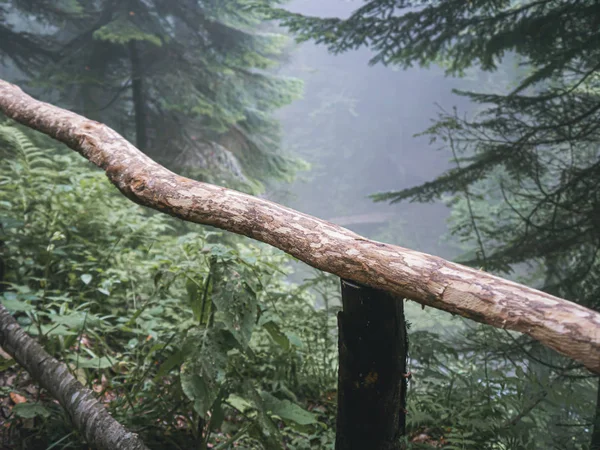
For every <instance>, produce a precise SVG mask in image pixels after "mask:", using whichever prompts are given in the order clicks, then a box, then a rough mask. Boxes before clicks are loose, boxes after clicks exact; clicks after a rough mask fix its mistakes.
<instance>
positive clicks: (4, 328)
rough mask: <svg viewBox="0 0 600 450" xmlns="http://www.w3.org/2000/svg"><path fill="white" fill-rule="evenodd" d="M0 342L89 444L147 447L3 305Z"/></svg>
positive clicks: (107, 448)
mask: <svg viewBox="0 0 600 450" xmlns="http://www.w3.org/2000/svg"><path fill="white" fill-rule="evenodd" d="M0 346H1V347H2V348H3V349H4V350H5V351H6V352H7V353H8V354H9V355H11V356H12V357H13V358H15V361H17V362H18V363H19V364H20V365H21V366H23V367H24V368H25V369H26V370H27V372H29V374H30V375H31V376H32V377H33V379H34V380H36V381H37V382H38V383H39V384H40V385H41V386H42V387H43V388H44V389H46V390H47V391H48V392H50V394H51V395H52V397H54V398H55V399H57V400H58V401H59V402H60V404H61V405H62V407H63V408H65V410H66V411H67V413H68V414H69V416H70V417H71V420H72V421H73V424H74V425H75V427H76V428H77V429H78V430H79V431H80V432H81V434H83V436H85V439H86V440H87V442H88V443H89V444H90V445H93V446H95V447H97V448H98V449H100V450H148V448H147V447H146V446H145V445H144V443H143V442H142V440H141V439H140V438H139V437H138V436H137V434H134V433H131V432H129V431H127V430H126V429H125V428H124V427H123V426H122V425H121V424H120V423H119V422H117V421H116V420H115V419H113V417H112V416H111V415H110V413H109V412H108V411H107V410H106V409H105V408H104V406H102V405H101V404H100V403H99V402H98V401H97V400H96V397H95V396H94V393H93V392H92V391H91V390H89V389H87V388H85V387H84V386H82V385H81V383H80V382H79V381H77V380H76V379H75V377H74V376H73V375H71V373H70V372H69V369H68V368H67V366H66V365H65V364H63V363H61V362H59V361H57V360H56V359H54V358H53V357H52V356H50V355H49V354H48V353H46V351H45V350H44V349H43V348H42V346H41V345H40V344H38V343H37V342H36V341H34V340H33V339H32V338H30V337H29V336H28V335H27V333H25V331H23V329H22V328H21V327H20V326H19V324H18V323H17V321H16V320H15V319H14V318H13V317H12V316H11V315H10V313H9V312H8V311H7V310H6V308H5V307H4V306H2V305H0Z"/></svg>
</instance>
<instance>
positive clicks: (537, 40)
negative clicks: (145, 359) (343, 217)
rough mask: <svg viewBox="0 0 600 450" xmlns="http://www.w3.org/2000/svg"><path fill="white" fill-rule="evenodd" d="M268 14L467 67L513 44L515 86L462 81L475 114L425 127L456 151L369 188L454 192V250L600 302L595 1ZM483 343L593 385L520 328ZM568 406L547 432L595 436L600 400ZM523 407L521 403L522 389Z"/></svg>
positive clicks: (418, 58) (594, 444) (484, 65)
mask: <svg viewBox="0 0 600 450" xmlns="http://www.w3.org/2000/svg"><path fill="white" fill-rule="evenodd" d="M272 16H273V17H276V18H278V19H280V20H281V21H282V22H283V24H284V25H286V26H287V27H288V28H289V29H290V30H292V31H294V32H296V33H297V35H298V36H299V39H300V40H308V39H314V40H315V41H316V42H318V43H322V44H325V45H327V47H328V48H329V49H330V50H331V51H332V52H334V53H339V52H344V51H348V50H353V49H356V48H359V47H361V46H366V47H369V48H370V49H371V50H372V51H374V57H373V58H372V61H371V62H372V63H383V64H392V65H400V66H403V67H409V66H411V65H412V64H415V63H416V64H420V65H427V64H430V63H437V64H440V65H442V66H443V67H445V68H446V70H447V73H448V74H451V75H463V74H465V72H466V71H468V70H469V69H471V68H480V69H481V70H483V71H489V72H492V71H496V70H497V69H498V68H499V67H501V66H502V65H503V64H505V63H506V61H507V59H508V58H510V59H511V60H512V61H517V63H518V64H519V72H520V76H519V78H518V80H517V82H516V83H515V84H514V87H513V88H512V89H509V90H508V89H507V90H504V91H500V92H498V91H499V89H498V88H497V87H495V89H493V90H492V89H491V86H487V87H488V88H490V89H488V92H481V91H478V92H472V91H457V94H459V95H462V96H466V97H467V98H469V99H471V100H472V101H474V102H476V103H478V104H480V108H479V111H478V114H477V115H475V116H474V117H471V118H468V117H463V116H461V115H459V113H458V112H449V113H442V114H441V115H440V117H439V118H438V119H439V120H438V121H437V123H435V124H434V125H433V126H432V127H431V128H430V129H428V130H427V131H426V132H425V134H428V135H429V136H430V137H431V138H432V140H433V141H438V142H442V144H443V146H444V147H445V148H447V149H450V150H451V151H452V152H453V154H454V159H455V161H456V166H455V167H454V168H453V169H451V170H449V171H447V172H446V173H444V174H443V175H441V176H439V177H438V178H436V179H435V180H433V181H431V182H428V183H424V184H422V185H420V186H416V187H413V188H410V189H404V190H400V191H394V192H387V193H381V194H376V195H374V199H375V200H377V201H389V202H391V203H396V202H400V201H403V200H410V201H420V202H429V201H433V200H435V199H439V198H441V197H442V196H444V195H446V194H450V195H452V196H453V200H452V204H453V205H454V208H455V212H454V219H453V222H452V232H453V233H455V234H458V235H459V236H460V237H461V239H463V240H464V241H465V244H466V245H467V249H469V251H468V252H467V253H466V254H465V255H464V257H463V258H462V260H461V261H462V262H465V263H469V264H472V265H475V266H477V267H483V268H485V269H486V270H491V271H495V272H504V273H507V272H512V271H514V270H515V269H516V268H517V267H518V268H519V274H520V275H523V276H525V275H527V276H528V277H529V280H530V283H534V284H537V285H538V287H541V288H543V289H544V290H546V291H549V292H551V293H553V294H556V295H560V296H564V297H566V298H570V299H572V300H577V301H579V302H580V303H582V304H584V305H586V306H588V307H590V308H594V309H596V310H597V309H599V308H600V303H599V301H598V298H599V297H598V294H599V289H600V281H599V280H600V260H599V258H598V251H599V250H600V233H599V230H600V153H599V150H598V149H599V148H600V147H599V144H600V95H599V94H600V64H599V63H598V60H599V56H600V33H599V32H598V25H599V24H600V6H599V5H598V2H596V1H592V0H587V1H566V0H542V1H533V0H528V1H510V0H509V1H494V2H490V1H485V0H473V1H469V2H464V1H459V0H448V1H444V2H436V1H414V2H412V1H405V0H396V1H389V0H371V1H365V2H364V5H363V6H361V7H360V8H358V9H357V10H356V11H355V12H354V13H353V14H352V15H351V16H350V17H349V18H348V19H346V20H342V19H338V18H325V19H322V18H315V17H304V16H301V15H299V14H293V13H290V12H287V11H284V10H281V9H280V10H277V11H275V12H274V13H272ZM492 92H493V93H492ZM525 267H527V269H524V268H525ZM471 337H472V338H473V339H476V338H475V336H471ZM480 344H481V345H480V346H479V350H480V351H486V352H489V351H491V352H494V351H497V350H498V349H499V348H502V350H501V351H503V352H504V355H509V354H510V355H513V356H514V355H515V354H516V355H519V358H520V360H521V361H525V362H526V363H527V364H528V367H529V372H528V377H529V376H531V377H532V378H531V380H532V385H533V384H536V383H537V384H538V385H540V380H542V381H543V382H542V383H541V385H542V386H547V387H548V388H552V389H550V390H549V392H550V394H548V395H550V396H553V394H554V393H556V391H560V390H563V391H564V393H567V392H574V391H573V390H572V389H571V388H570V387H569V386H567V384H570V386H572V387H573V388H575V391H576V390H577V389H576V388H577V386H579V391H580V392H586V394H589V393H591V389H590V386H588V385H587V381H585V382H582V383H586V384H585V386H584V384H579V385H578V384H577V381H574V380H576V378H577V377H584V378H585V376H586V375H584V374H579V375H576V374H575V373H574V372H573V367H572V366H570V365H569V364H567V363H566V361H564V360H563V359H561V358H557V357H556V355H554V354H552V353H550V352H545V351H541V350H540V349H539V348H538V347H537V346H535V345H533V347H532V346H531V345H532V344H531V342H530V341H529V340H528V339H527V338H522V339H518V340H517V341H515V342H512V341H511V340H510V338H509V337H507V336H504V337H502V336H495V338H494V339H492V340H489V339H488V340H481V339H480ZM486 347H487V350H484V349H485V348H486ZM507 348H511V351H509V352H507ZM515 351H516V353H514V352H515ZM551 373H554V374H555V376H556V377H557V378H556V379H561V380H562V381H561V383H562V384H561V386H560V388H558V387H557V385H556V384H555V382H554V384H552V383H548V378H547V377H548V376H549V374H551ZM565 374H566V375H565ZM569 377H571V378H569ZM544 380H545V381H544ZM566 380H570V381H566ZM571 383H573V384H571ZM596 384H597V385H598V388H599V389H600V383H596ZM553 391H555V392H554V393H553ZM551 394H552V395H551ZM589 397H590V396H589V395H588V398H589ZM573 398H575V397H573ZM546 400H547V401H548V403H550V404H557V405H559V407H560V405H561V403H560V401H564V400H565V398H564V397H563V398H562V399H561V400H560V401H558V400H557V398H556V397H555V396H553V397H552V399H550V400H549V399H548V398H547V397H544V398H541V399H540V400H539V401H538V402H537V403H536V404H535V405H533V406H531V409H535V408H537V407H538V406H539V404H540V403H541V402H543V401H546ZM563 406H564V408H563V409H564V411H566V415H565V414H559V415H558V416H556V417H554V419H552V421H551V422H550V423H557V424H564V423H567V422H568V423H569V431H567V432H564V431H562V432H561V431H560V429H558V428H556V427H551V428H552V429H553V430H554V429H557V430H558V431H556V432H554V431H553V432H550V433H549V435H552V437H551V438H550V439H552V438H556V439H557V440H555V441H554V443H553V444H552V445H554V446H555V448H579V447H575V445H576V444H575V442H574V441H573V440H572V439H571V440H569V439H570V438H568V435H570V436H572V435H573V432H572V430H574V429H577V430H578V435H579V436H583V435H584V434H585V435H587V436H588V442H591V444H590V447H589V448H594V449H598V448H600V407H599V406H598V405H597V406H596V408H595V411H596V412H595V416H593V414H594V412H593V411H594V408H587V407H586V408H587V409H586V408H582V407H581V405H573V404H572V402H571V404H569V405H566V404H563ZM578 406H579V410H578ZM522 408H523V409H522V411H523V413H524V415H527V414H528V412H527V411H528V409H527V408H528V407H526V406H525V403H523V406H522ZM531 409H529V412H530V411H531ZM538 409H539V408H538ZM577 411H579V412H577ZM582 411H588V412H590V413H591V414H592V416H586V413H582ZM526 412H527V414H525V413H526ZM582 414H583V415H582ZM546 423H548V422H546ZM590 423H592V424H593V425H594V427H593V431H592V427H590V426H589V424H590ZM572 427H576V428H572ZM563 430H564V429H563ZM584 430H587V431H588V432H587V433H581V434H579V431H584ZM563 438H566V439H567V440H566V441H563V440H562V439H563ZM542 441H543V442H548V440H547V439H546V438H544V439H541V440H540V442H539V444H540V445H542V446H543V445H546V444H544V443H542ZM550 442H551V441H550ZM567 446H568V447H567ZM544 448H547V447H544Z"/></svg>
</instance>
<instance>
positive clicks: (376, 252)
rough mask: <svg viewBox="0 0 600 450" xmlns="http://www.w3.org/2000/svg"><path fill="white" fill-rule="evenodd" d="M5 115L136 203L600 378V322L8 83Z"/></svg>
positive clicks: (0, 85) (2, 92) (0, 104)
mask: <svg viewBox="0 0 600 450" xmlns="http://www.w3.org/2000/svg"><path fill="white" fill-rule="evenodd" d="M0 111H3V112H4V113H5V114H6V115H7V116H8V117H10V118H12V119H14V120H16V121H18V122H20V123H22V124H24V125H26V126H28V127H30V128H32V129H34V130H37V131H41V132H42V133H45V134H47V135H49V136H51V137H53V138H54V139H56V140H58V141H60V142H63V143H65V144H66V145H68V146H69V147H70V148H72V149H73V150H75V151H77V152H78V153H80V154H81V155H83V156H84V157H85V158H87V159H88V160H89V161H91V162H92V163H94V164H95V165H96V166H98V167H100V168H102V169H103V170H104V171H105V172H106V175H107V176H108V178H109V179H110V181H111V182H112V183H113V184H114V185H115V186H116V187H117V188H118V189H119V190H120V191H121V192H122V193H123V194H124V195H126V196H127V197H128V198H130V199H131V200H133V201H134V202H136V203H139V204H141V205H145V206H148V207H150V208H153V209H156V210H158V211H162V212H164V213H166V214H170V215H172V216H175V217H179V218H180V219H183V220H187V221H191V222H196V223H200V224H206V225H212V226H215V227H218V228H221V229H224V230H227V231H231V232H234V233H237V234H241V235H244V236H248V237H251V238H254V239H256V240H259V241H262V242H265V243H267V244H270V245H272V246H274V247H277V248H279V249H281V250H283V251H284V252H286V253H289V254H290V255H293V256H295V257H296V258H298V259H300V260H302V261H304V262H305V263H307V264H309V265H311V266H313V267H315V268H317V269H320V270H323V271H326V272H330V273H333V274H336V275H338V276H339V277H340V278H344V279H348V280H354V281H357V282H359V283H362V284H365V285H368V286H371V287H374V288H378V289H382V290H384V291H387V292H390V293H392V294H395V295H398V296H401V297H405V298H409V299H411V300H414V301H416V302H419V303H421V304H423V305H427V306H431V307H434V308H437V309H441V310H444V311H448V312H450V313H453V314H458V315H460V316H463V317H467V318H469V319H473V320H476V321H478V322H481V323H486V324H489V325H492V326H494V327H498V328H506V329H509V330H515V331H519V332H522V333H526V334H528V335H529V336H531V337H533V338H534V339H537V340H538V341H540V342H541V343H543V344H544V345H546V346H548V347H550V348H552V349H554V350H556V351H558V352H560V353H562V354H564V355H566V356H568V357H570V358H572V359H574V360H576V361H580V362H581V363H583V364H584V365H585V366H586V367H587V368H588V369H590V370H591V371H593V372H595V373H599V374H600V314H599V313H597V312H595V311H592V310H590V309H587V308H585V307H583V306H580V305H577V304H575V303H572V302H569V301H567V300H563V299H560V298H558V297H554V296H552V295H549V294H546V293H543V292H540V291H537V290H535V289H531V288H528V287H526V286H523V285H520V284H518V283H514V282H511V281H507V280H505V279H503V278H500V277H496V276H493V275H490V274H488V273H485V272H482V271H478V270H475V269H471V268H468V267H465V266H461V265H459V264H455V263H452V262H449V261H446V260H444V259H442V258H439V257H436V256H432V255H428V254H425V253H420V252H416V251H414V250H409V249H406V248H402V247H398V246H394V245H389V244H384V243H381V242H376V241H372V240H370V239H366V238H363V237H361V236H359V235H357V234H356V233H353V232H351V231H349V230H347V229H345V228H342V227H340V226H338V225H334V224H332V223H330V222H326V221H324V220H321V219H318V218H316V217H312V216H309V215H307V214H303V213H300V212H298V211H295V210H293V209H290V208H286V207H284V206H281V205H278V204H276V203H273V202H270V201H267V200H263V199H259V198H256V197H253V196H251V195H247V194H243V193H241V192H237V191H234V190H231V189H226V188H223V187H219V186H215V185H211V184H206V183H201V182H198V181H194V180H191V179H189V178H184V177H181V176H178V175H177V174H175V173H173V172H171V171H169V170H167V169H166V168H164V167H162V166H161V165H159V164H157V163H156V162H154V161H152V160H151V159H150V158H148V157H147V156H146V155H144V154H143V153H141V152H140V151H139V150H138V149H137V148H135V147H134V146H133V145H132V144H130V143H129V142H127V140H125V139H124V138H123V137H122V136H120V135H119V134H118V133H117V132H116V131H114V130H112V129H111V128H109V127H107V126H106V125H103V124H101V123H98V122H95V121H92V120H88V119H86V118H85V117H82V116H80V115H77V114H75V113H72V112H69V111H66V110H64V109H61V108H58V107H56V106H52V105H50V104H47V103H43V102H40V101H37V100H35V99H33V98H31V97H30V96H29V95H27V94H25V93H23V92H22V91H21V89H19V88H18V87H17V86H15V85H12V84H10V83H7V82H5V81H2V80H0Z"/></svg>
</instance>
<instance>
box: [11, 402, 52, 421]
mask: <svg viewBox="0 0 600 450" xmlns="http://www.w3.org/2000/svg"><path fill="white" fill-rule="evenodd" d="M12 410H13V412H14V413H15V414H16V415H17V416H18V417H22V418H23V419H33V418H34V417H50V411H48V409H46V408H45V407H44V406H42V405H41V404H40V403H19V404H18V405H15V406H13V409H12Z"/></svg>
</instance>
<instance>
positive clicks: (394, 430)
mask: <svg viewBox="0 0 600 450" xmlns="http://www.w3.org/2000/svg"><path fill="white" fill-rule="evenodd" d="M342 303H343V311H341V312H340V313H339V315H338V328H339V341H338V348H339V375H338V411H337V412H338V415H337V434H336V441H335V448H336V450H359V449H360V450H364V449H377V450H399V449H400V448H401V444H400V442H399V440H400V437H401V436H403V435H405V431H406V410H405V408H406V388H407V375H406V359H407V350H408V340H407V335H406V323H405V321H404V304H403V301H402V299H400V298H398V297H394V296H392V295H390V294H388V293H386V292H383V291H380V290H377V289H372V288H369V287H366V286H361V285H359V284H357V283H355V282H353V281H346V280H342Z"/></svg>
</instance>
